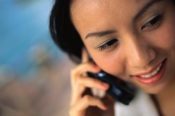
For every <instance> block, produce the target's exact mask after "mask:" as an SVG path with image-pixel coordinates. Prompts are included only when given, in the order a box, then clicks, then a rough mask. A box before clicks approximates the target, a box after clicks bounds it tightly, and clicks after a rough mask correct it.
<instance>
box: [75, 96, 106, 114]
mask: <svg viewBox="0 0 175 116" xmlns="http://www.w3.org/2000/svg"><path fill="white" fill-rule="evenodd" d="M90 106H96V107H98V108H100V109H101V110H106V109H107V107H106V105H105V104H104V103H103V102H102V101H101V100H100V99H98V98H95V97H92V96H89V95H86V96H84V97H83V98H82V99H80V100H79V102H78V103H76V105H73V106H72V110H74V111H77V112H81V111H85V110H86V109H87V108H88V107H90Z"/></svg>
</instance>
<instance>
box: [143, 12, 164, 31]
mask: <svg viewBox="0 0 175 116" xmlns="http://www.w3.org/2000/svg"><path fill="white" fill-rule="evenodd" d="M162 18H163V16H162V15H160V14H159V15H155V16H153V17H151V18H150V19H149V20H148V21H147V22H146V23H145V24H144V25H143V26H142V27H141V30H149V29H153V28H156V27H158V26H159V25H160V23H161V21H162Z"/></svg>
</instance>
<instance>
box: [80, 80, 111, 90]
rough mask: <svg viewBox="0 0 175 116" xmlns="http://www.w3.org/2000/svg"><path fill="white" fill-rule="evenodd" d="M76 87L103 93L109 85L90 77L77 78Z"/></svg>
mask: <svg viewBox="0 0 175 116" xmlns="http://www.w3.org/2000/svg"><path fill="white" fill-rule="evenodd" d="M77 85H81V86H82V87H83V86H84V87H88V88H96V89H100V90H103V91H106V90H107V89H108V88H109V85H108V84H107V83H105V82H102V81H100V80H98V79H94V78H90V77H79V79H78V80H77Z"/></svg>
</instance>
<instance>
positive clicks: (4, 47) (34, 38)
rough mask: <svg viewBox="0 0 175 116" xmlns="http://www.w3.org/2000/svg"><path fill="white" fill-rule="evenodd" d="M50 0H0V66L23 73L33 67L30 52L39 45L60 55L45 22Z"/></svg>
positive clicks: (55, 55)
mask: <svg viewBox="0 0 175 116" xmlns="http://www.w3.org/2000/svg"><path fill="white" fill-rule="evenodd" d="M52 3H53V1H52V0H1V1H0V14H1V16H0V46H1V47H0V48H1V49H0V66H1V68H3V70H7V69H9V70H13V71H16V72H17V73H26V72H27V71H28V70H29V69H30V68H32V66H33V65H32V63H31V59H30V58H31V57H30V55H31V52H32V50H34V49H35V47H37V46H38V45H44V46H46V47H47V48H49V53H51V54H52V55H54V57H59V54H60V53H59V51H58V49H57V48H56V47H55V45H54V44H53V42H52V41H51V37H50V35H49V29H48V25H49V24H48V22H49V13H50V10H51V6H52Z"/></svg>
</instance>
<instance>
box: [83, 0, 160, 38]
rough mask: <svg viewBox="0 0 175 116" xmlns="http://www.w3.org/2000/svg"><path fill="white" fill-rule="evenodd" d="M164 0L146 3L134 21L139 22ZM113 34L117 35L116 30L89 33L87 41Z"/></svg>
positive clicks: (152, 0)
mask: <svg viewBox="0 0 175 116" xmlns="http://www.w3.org/2000/svg"><path fill="white" fill-rule="evenodd" d="M161 1H162V0H151V1H149V2H148V3H146V5H144V6H143V8H142V9H141V10H140V12H138V13H137V14H136V16H135V17H134V20H137V19H138V18H139V17H140V16H142V15H143V14H144V13H145V12H146V11H147V10H148V9H149V8H150V7H152V6H153V5H154V4H156V3H158V2H161ZM112 33H116V30H106V31H100V32H92V33H88V34H87V35H86V36H85V39H87V38H89V37H93V36H94V37H102V36H105V35H109V34H112Z"/></svg>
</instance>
